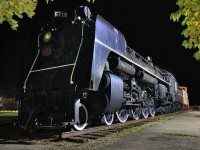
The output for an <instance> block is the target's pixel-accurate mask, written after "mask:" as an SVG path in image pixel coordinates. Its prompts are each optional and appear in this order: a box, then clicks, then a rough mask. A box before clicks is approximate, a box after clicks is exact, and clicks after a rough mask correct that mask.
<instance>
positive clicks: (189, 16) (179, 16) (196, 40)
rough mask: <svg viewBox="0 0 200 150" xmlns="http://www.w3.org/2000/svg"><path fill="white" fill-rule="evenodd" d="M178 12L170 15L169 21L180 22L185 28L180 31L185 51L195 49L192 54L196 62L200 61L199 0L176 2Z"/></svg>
mask: <svg viewBox="0 0 200 150" xmlns="http://www.w3.org/2000/svg"><path fill="white" fill-rule="evenodd" d="M176 5H178V7H179V8H178V10H177V11H176V12H175V13H172V14H171V16H170V19H171V20H173V21H174V22H176V21H177V22H179V21H180V22H181V25H182V26H184V27H186V28H185V29H184V30H183V31H182V35H183V36H184V37H185V40H184V41H183V43H182V46H184V47H185V48H186V49H188V48H189V49H192V48H194V49H197V51H196V52H195V53H194V57H195V58H196V60H200V0H177V2H176Z"/></svg>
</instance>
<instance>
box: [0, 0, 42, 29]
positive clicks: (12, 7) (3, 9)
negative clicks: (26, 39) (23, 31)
mask: <svg viewBox="0 0 200 150" xmlns="http://www.w3.org/2000/svg"><path fill="white" fill-rule="evenodd" d="M37 2H38V1H37V0H0V24H2V23H3V22H4V21H7V22H8V23H9V24H10V26H11V28H12V29H13V30H16V29H17V27H18V21H16V20H15V19H13V17H14V16H17V17H19V18H23V14H26V15H27V16H28V17H29V18H32V16H33V15H35V12H34V10H35V8H36V6H37Z"/></svg>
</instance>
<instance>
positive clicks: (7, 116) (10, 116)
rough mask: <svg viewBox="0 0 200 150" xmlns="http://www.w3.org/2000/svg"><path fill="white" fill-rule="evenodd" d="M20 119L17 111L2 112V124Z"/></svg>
mask: <svg viewBox="0 0 200 150" xmlns="http://www.w3.org/2000/svg"><path fill="white" fill-rule="evenodd" d="M17 119H18V113H17V112H0V125H1V124H7V123H12V122H14V121H15V120H17Z"/></svg>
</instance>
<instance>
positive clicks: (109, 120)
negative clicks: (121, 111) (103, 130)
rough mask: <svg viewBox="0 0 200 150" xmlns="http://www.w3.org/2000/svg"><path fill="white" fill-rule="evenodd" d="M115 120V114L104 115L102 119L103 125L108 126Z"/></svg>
mask: <svg viewBox="0 0 200 150" xmlns="http://www.w3.org/2000/svg"><path fill="white" fill-rule="evenodd" d="M113 120H114V114H113V113H107V114H104V115H103V117H102V120H101V121H102V123H105V124H106V125H111V124H112V123H113Z"/></svg>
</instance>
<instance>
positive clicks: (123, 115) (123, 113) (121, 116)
mask: <svg viewBox="0 0 200 150" xmlns="http://www.w3.org/2000/svg"><path fill="white" fill-rule="evenodd" d="M116 116H117V118H118V120H119V122H121V123H124V122H126V121H127V119H128V111H127V110H126V109H120V110H119V111H117V112H116Z"/></svg>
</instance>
